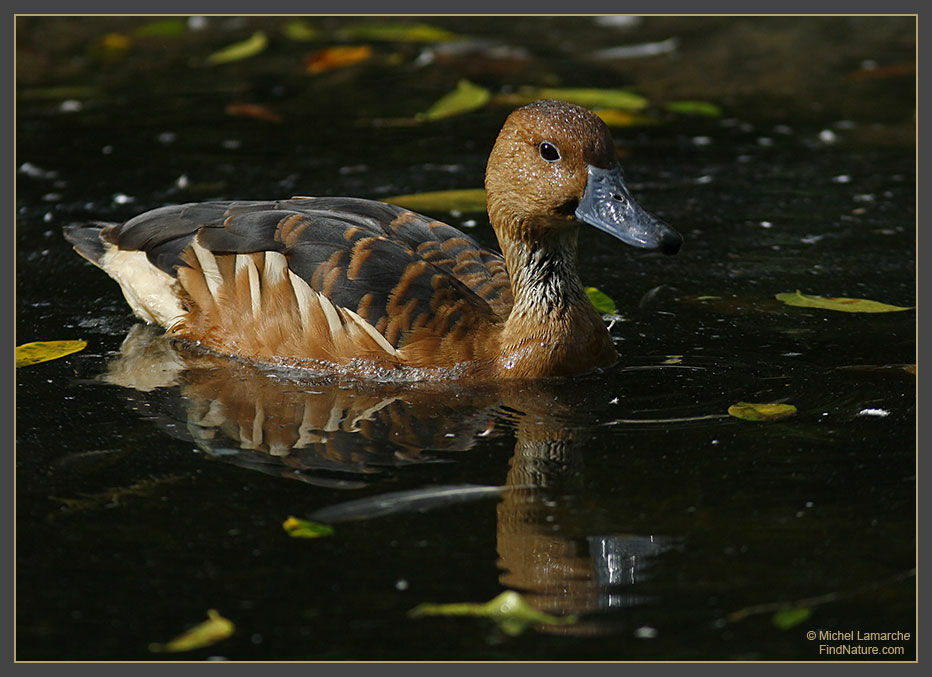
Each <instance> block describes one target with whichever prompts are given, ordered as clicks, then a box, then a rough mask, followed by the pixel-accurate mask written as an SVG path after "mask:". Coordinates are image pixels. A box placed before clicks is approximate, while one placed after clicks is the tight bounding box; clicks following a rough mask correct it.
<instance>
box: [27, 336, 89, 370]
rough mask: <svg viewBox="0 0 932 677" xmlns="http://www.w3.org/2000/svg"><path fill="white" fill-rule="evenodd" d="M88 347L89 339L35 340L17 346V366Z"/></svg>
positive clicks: (53, 358) (56, 357)
mask: <svg viewBox="0 0 932 677" xmlns="http://www.w3.org/2000/svg"><path fill="white" fill-rule="evenodd" d="M85 348H87V341H80V340H79V341H35V342H33V343H24V344H23V345H21V346H16V366H17V367H25V366H27V365H30V364H38V363H39V362H48V361H49V360H57V359H58V358H59V357H64V356H65V355H70V354H71V353H76V352H78V351H79V350H84V349H85Z"/></svg>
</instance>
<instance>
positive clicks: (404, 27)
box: [337, 23, 459, 42]
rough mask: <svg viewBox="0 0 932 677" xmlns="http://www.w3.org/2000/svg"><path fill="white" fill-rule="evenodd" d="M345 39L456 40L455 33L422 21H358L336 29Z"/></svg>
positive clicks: (393, 40) (384, 40) (386, 40)
mask: <svg viewBox="0 0 932 677" xmlns="http://www.w3.org/2000/svg"><path fill="white" fill-rule="evenodd" d="M337 35H338V36H339V37H340V38H342V39H345V40H367V41H382V42H450V41H452V40H458V39H459V36H458V35H456V33H451V32H450V31H448V30H445V29H443V28H437V27H436V26H430V25H428V24H422V23H360V24H353V25H351V26H346V27H344V28H341V29H340V30H339V31H337Z"/></svg>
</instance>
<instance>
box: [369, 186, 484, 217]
mask: <svg viewBox="0 0 932 677" xmlns="http://www.w3.org/2000/svg"><path fill="white" fill-rule="evenodd" d="M383 201H384V202H388V203H389V204H393V205H398V206H399V207H405V208H407V209H413V210H414V211H419V212H430V211H435V212H484V211H485V190H483V189H482V188H463V189H459V190H437V191H433V192H429V193H411V194H410V195H395V196H394V197H387V198H385V199H384V200H383Z"/></svg>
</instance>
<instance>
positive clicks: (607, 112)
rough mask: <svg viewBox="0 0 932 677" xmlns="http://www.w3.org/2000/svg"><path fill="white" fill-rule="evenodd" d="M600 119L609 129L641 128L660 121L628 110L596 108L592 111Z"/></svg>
mask: <svg viewBox="0 0 932 677" xmlns="http://www.w3.org/2000/svg"><path fill="white" fill-rule="evenodd" d="M593 113H595V114H596V115H598V116H599V117H600V118H602V122H604V123H605V124H607V125H608V126H609V127H641V126H645V125H656V124H658V123H659V122H660V121H659V120H658V119H657V118H654V117H651V116H650V115H644V114H643V113H636V112H634V111H630V110H618V109H616V108H597V109H596V110H594V111H593Z"/></svg>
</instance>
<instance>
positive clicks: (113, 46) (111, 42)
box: [100, 33, 133, 52]
mask: <svg viewBox="0 0 932 677" xmlns="http://www.w3.org/2000/svg"><path fill="white" fill-rule="evenodd" d="M132 44H133V41H132V40H130V39H129V37H128V36H126V35H123V34H122V33H107V34H106V35H105V36H104V37H102V38H101V39H100V46H101V47H102V48H103V49H105V50H107V51H111V52H121V51H125V50H127V49H129V48H130V46H132Z"/></svg>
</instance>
